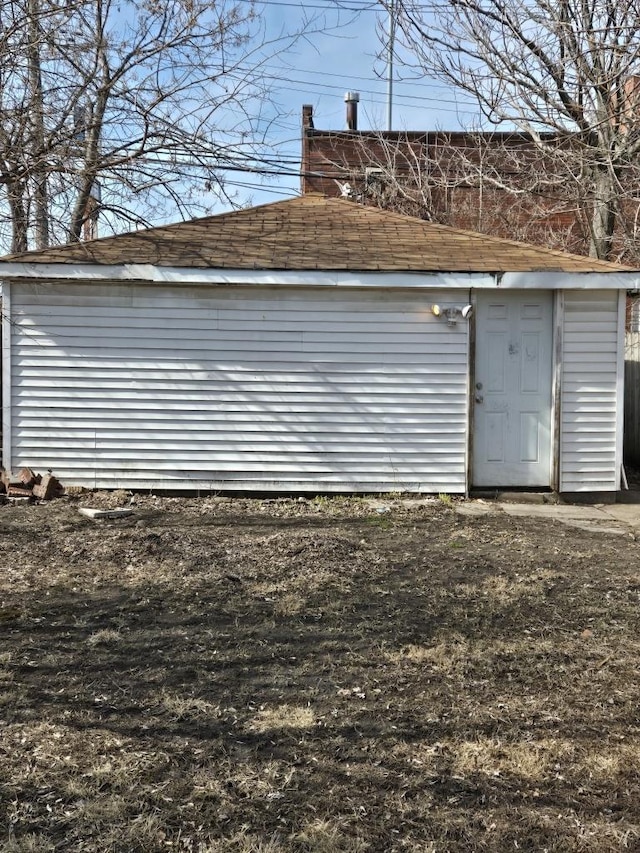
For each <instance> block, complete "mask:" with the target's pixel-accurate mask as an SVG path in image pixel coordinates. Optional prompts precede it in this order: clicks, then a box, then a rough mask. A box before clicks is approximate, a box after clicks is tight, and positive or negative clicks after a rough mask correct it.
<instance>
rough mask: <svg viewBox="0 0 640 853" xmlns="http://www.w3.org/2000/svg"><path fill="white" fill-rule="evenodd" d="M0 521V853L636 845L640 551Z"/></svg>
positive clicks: (462, 518)
mask: <svg viewBox="0 0 640 853" xmlns="http://www.w3.org/2000/svg"><path fill="white" fill-rule="evenodd" d="M129 500H130V498H129V496H128V495H125V494H122V493H120V494H119V493H115V494H110V495H106V494H99V495H84V496H79V497H74V498H63V499H60V500H56V501H53V502H51V503H49V504H46V505H45V504H41V505H20V506H16V505H5V506H0V637H1V645H0V798H1V801H2V806H1V807H2V811H1V813H0V850H2V851H5V852H6V853H17V851H20V853H26V851H29V853H44V851H91V853H116V851H117V853H133V851H153V853H155V851H189V853H213V851H221V853H284V851H292V853H305V851H309V852H310V853H361V851H373V853H386V852H387V851H398V853H400V851H413V853H418V851H419V853H436V852H437V853H448V851H452V852H453V851H456V853H458V852H459V853H462V851H464V853H472V851H500V853H503V851H510V850H514V851H515V850H520V851H538V853H542V852H543V851H549V853H550V852H551V851H557V852H558V853H560V851H562V853H571V851H581V853H583V851H594V853H595V851H598V853H606V851H613V850H616V851H618V850H635V851H637V850H640V737H639V735H640V671H639V670H640V654H639V653H640V608H639V604H640V559H639V557H640V552H639V548H640V543H639V542H638V541H636V539H635V537H634V536H633V535H632V534H631V533H629V535H624V536H620V535H612V534H607V533H602V532H597V531H591V532H589V531H583V530H576V529H572V528H569V527H566V526H563V525H561V524H560V523H558V522H555V521H549V520H547V519H530V518H511V517H508V516H506V515H505V514H504V513H501V512H500V511H499V509H496V511H492V512H491V513H490V514H489V515H487V516H484V517H473V516H466V515H462V514H460V513H459V512H458V511H457V510H456V503H455V502H452V501H450V500H448V499H442V500H437V499H435V500H433V501H431V502H428V503H423V504H421V505H415V504H414V505H407V504H405V503H402V502H401V501H399V500H386V499H381V500H380V501H378V502H374V503H371V502H367V501H365V500H362V499H360V500H359V499H350V500H347V499H340V498H334V499H316V500H295V499H294V500H271V501H258V500H255V501H252V500H242V499H234V500H230V499H222V498H202V499H184V498H183V499H176V498H174V499H170V498H155V497H151V496H146V497H136V498H135V499H133V500H134V502H133V504H132V505H131V508H132V509H133V510H134V513H133V515H131V516H130V517H129V518H126V519H118V520H111V521H101V522H94V521H90V520H87V519H86V518H83V517H82V516H81V515H80V514H79V513H78V507H79V506H81V505H90V506H102V507H106V506H115V505H123V504H126V505H129Z"/></svg>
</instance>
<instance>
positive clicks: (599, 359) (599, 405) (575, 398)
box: [560, 291, 621, 492]
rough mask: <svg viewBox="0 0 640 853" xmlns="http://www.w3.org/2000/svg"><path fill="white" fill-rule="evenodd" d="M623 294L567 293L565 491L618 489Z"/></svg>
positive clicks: (563, 394)
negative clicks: (620, 339)
mask: <svg viewBox="0 0 640 853" xmlns="http://www.w3.org/2000/svg"><path fill="white" fill-rule="evenodd" d="M618 338H619V308H618V293H617V292H615V291H613V292H607V291H593V292H584V291H582V292H576V291H574V292H567V293H565V296H564V324H563V336H562V342H563V343H562V386H561V387H562V392H561V442H560V454H561V455H560V490H561V491H563V492H590V491H612V490H616V489H617V488H618V483H619V459H618V428H619V422H618V421H619V418H620V417H621V413H620V405H621V400H620V399H619V390H618V380H619V375H618V372H619V367H618V365H619V360H620V352H619V346H620V343H619V339H618Z"/></svg>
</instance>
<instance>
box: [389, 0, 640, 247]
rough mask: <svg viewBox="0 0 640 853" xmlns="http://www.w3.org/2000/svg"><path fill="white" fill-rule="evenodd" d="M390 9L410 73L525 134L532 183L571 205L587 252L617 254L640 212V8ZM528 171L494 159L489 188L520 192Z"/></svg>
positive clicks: (469, 0)
mask: <svg viewBox="0 0 640 853" xmlns="http://www.w3.org/2000/svg"><path fill="white" fill-rule="evenodd" d="M393 9H394V14H395V15H396V33H397V34H398V37H399V39H400V41H401V44H402V46H403V50H402V54H403V56H405V57H406V56H409V57H411V63H412V64H413V65H414V67H415V69H416V70H417V71H418V72H419V73H420V74H424V75H428V76H430V77H436V78H438V79H440V80H443V81H445V82H446V83H448V84H450V85H451V86H453V87H455V88H456V89H457V90H459V91H462V92H466V93H467V94H468V95H470V96H471V98H472V100H473V101H474V102H476V103H477V104H478V105H479V108H480V111H481V114H482V116H483V119H484V122H485V125H484V126H485V127H486V123H488V124H489V125H493V126H495V127H496V128H503V129H505V130H511V129H514V130H516V131H520V132H524V133H525V134H526V135H527V137H528V138H529V139H530V140H531V141H532V143H533V144H534V145H535V147H536V148H537V150H538V152H539V153H540V155H541V159H539V161H538V167H540V168H543V170H544V172H543V173H540V174H539V175H536V176H535V178H536V180H535V181H534V184H535V183H536V181H537V182H538V183H540V180H544V183H545V186H544V187H543V188H542V187H541V188H540V189H541V190H542V191H543V194H546V195H547V196H548V197H550V198H552V199H554V200H557V201H559V200H560V199H561V197H562V196H563V194H564V197H565V198H566V200H567V203H568V205H571V204H575V205H576V220H577V221H582V222H584V224H585V225H586V227H587V229H588V243H589V251H590V254H592V255H594V256H596V257H600V258H608V257H613V256H620V255H624V254H625V252H626V251H627V250H628V248H629V245H628V243H629V241H631V242H633V241H634V239H635V236H636V226H637V223H636V220H637V214H638V209H639V208H638V201H639V196H638V190H639V188H640V179H639V178H640V175H639V172H638V167H637V164H636V161H637V159H638V154H639V153H640V117H639V116H638V114H637V108H638V107H640V78H638V77H637V76H636V75H637V74H638V73H640V4H639V3H638V0H435V2H434V3H430V4H427V5H425V4H424V3H423V2H422V0H393ZM520 153H522V152H520ZM509 159H510V160H511V163H512V165H517V164H514V163H513V160H514V157H513V156H511V157H510V158H509ZM530 165H531V156H530V155H527V157H525V158H524V160H523V161H522V162H521V164H520V168H515V170H514V169H507V170H505V169H499V168H497V160H496V161H495V167H493V166H492V169H491V172H492V174H490V175H486V174H485V176H484V179H485V183H487V182H488V183H489V184H491V183H492V182H494V183H495V185H496V186H497V185H499V184H502V186H503V191H509V192H512V193H514V194H516V195H517V194H522V193H523V191H525V190H526V191H528V188H527V187H526V181H523V177H522V176H523V168H528V167H529V166H530ZM472 173H473V170H471V171H470V175H471V174H472ZM554 203H555V201H554ZM614 235H615V239H614Z"/></svg>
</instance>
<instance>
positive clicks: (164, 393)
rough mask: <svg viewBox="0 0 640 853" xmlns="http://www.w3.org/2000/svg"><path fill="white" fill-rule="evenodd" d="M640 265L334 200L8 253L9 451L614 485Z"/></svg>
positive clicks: (215, 466)
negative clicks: (630, 299) (631, 300)
mask: <svg viewBox="0 0 640 853" xmlns="http://www.w3.org/2000/svg"><path fill="white" fill-rule="evenodd" d="M639 278H640V276H639V275H638V273H637V272H634V271H633V270H629V269H627V268H624V267H620V266H617V265H615V264H610V263H606V262H604V261H598V260H594V259H591V258H586V257H581V256H576V255H570V254H566V253H563V252H559V251H553V250H547V249H542V248H538V247H533V246H528V245H524V244H520V243H516V242H512V241H509V240H501V239H494V238H491V237H488V236H486V235H482V234H475V233H471V232H466V231H458V230H455V229H451V228H447V227H445V226H441V225H435V224H433V223H430V222H424V221H422V220H418V219H414V218H411V217H406V216H401V215H399V214H394V213H389V212H386V211H381V210H378V209H375V208H371V207H364V206H361V205H358V204H356V203H354V202H352V201H348V200H346V199H326V198H323V197H321V196H314V195H307V196H303V197H301V198H295V199H291V200H289V201H283V202H277V203H275V204H269V205H263V206H260V207H255V208H250V209H246V210H240V211H236V212H232V213H226V214H222V215H219V216H211V217H206V218H203V219H198V220H194V221H191V222H185V223H180V224H177V225H172V226H167V227H161V228H154V229H150V230H147V231H138V232H135V233H131V234H125V235H121V236H116V237H109V238H103V239H100V240H94V241H91V242H87V243H76V244H73V245H69V246H63V247H58V248H52V249H47V250H44V251H40V252H30V253H26V254H24V255H19V256H18V255H16V256H11V257H8V258H6V259H4V260H3V261H1V262H0V279H1V280H2V293H3V308H2V333H3V338H2V356H3V359H2V382H3V395H2V401H3V422H2V439H3V451H2V452H3V466H4V468H5V469H6V470H7V471H16V470H18V469H20V468H22V467H24V466H28V467H31V468H33V469H35V470H39V471H43V470H46V469H49V468H50V469H52V470H53V471H54V473H55V474H56V476H57V477H58V478H59V479H60V480H61V481H62V482H63V483H65V484H66V485H72V484H75V485H84V486H87V487H92V488H93V487H99V488H127V489H145V490H146V489H157V490H160V489H172V490H200V491H210V490H224V491H228V492H233V491H242V492H247V491H253V492H278V493H283V494H286V493H305V492H306V493H309V492H313V493H323V492H388V491H398V492H417V493H440V492H447V493H457V494H465V493H467V492H468V491H469V490H470V489H474V488H482V489H487V488H500V489H504V488H514V489H516V488H536V489H553V490H557V491H560V492H563V493H578V492H579V493H604V492H608V493H611V492H614V493H615V491H616V490H617V489H619V488H620V483H621V476H622V417H623V376H624V362H623V358H624V320H625V294H626V291H627V290H630V289H634V288H637V287H638V281H639Z"/></svg>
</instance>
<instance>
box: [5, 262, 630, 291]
mask: <svg viewBox="0 0 640 853" xmlns="http://www.w3.org/2000/svg"><path fill="white" fill-rule="evenodd" d="M0 278H4V279H32V280H34V279H36V280H45V281H48V282H55V281H103V282H117V281H130V282H133V281H136V282H141V283H144V282H149V283H169V284H188V285H216V284H217V285H244V284H246V285H256V284H258V285H284V286H293V285H296V286H300V285H303V286H305V285H306V286H309V287H386V288H388V287H393V288H434V287H445V288H451V289H468V288H481V289H489V290H490V289H501V290H502V289H504V290H507V289H509V290H511V289H518V290H522V289H532V288H535V289H542V290H564V289H571V290H581V289H585V290H587V289H588V290H594V289H596V290H633V289H635V288H640V272H624V271H621V272H617V271H612V272H510V273H477V272H475V273H474V272H386V271H376V270H371V271H368V270H363V271H358V272H349V271H339V270H338V271H335V272H334V271H323V270H261V269H255V270H253V269H248V270H245V269H235V270H234V269H197V268H193V267H159V266H154V265H152V264H34V263H23V262H13V261H6V262H4V263H3V262H0Z"/></svg>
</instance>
